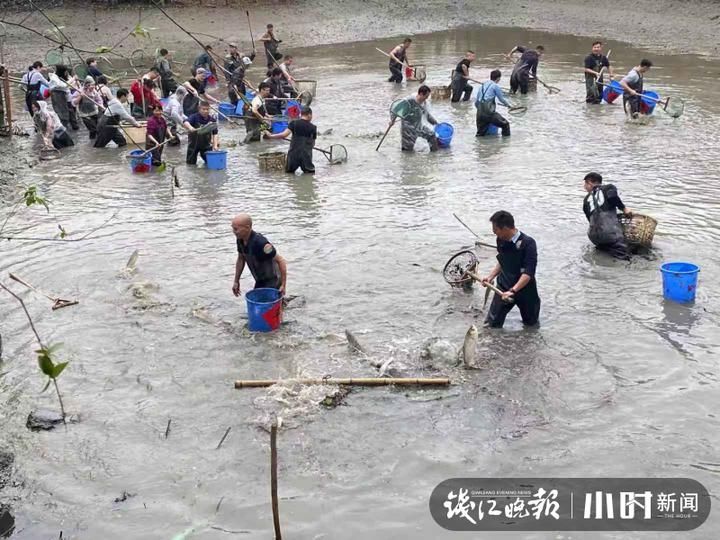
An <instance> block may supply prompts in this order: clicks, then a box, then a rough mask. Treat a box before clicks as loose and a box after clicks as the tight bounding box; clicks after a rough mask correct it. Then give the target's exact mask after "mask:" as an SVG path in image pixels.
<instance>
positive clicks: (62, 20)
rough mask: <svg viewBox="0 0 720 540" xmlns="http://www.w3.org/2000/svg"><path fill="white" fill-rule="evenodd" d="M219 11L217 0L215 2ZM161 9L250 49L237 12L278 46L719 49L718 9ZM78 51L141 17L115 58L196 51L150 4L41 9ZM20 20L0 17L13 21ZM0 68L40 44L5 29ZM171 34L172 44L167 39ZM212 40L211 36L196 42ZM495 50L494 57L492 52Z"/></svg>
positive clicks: (522, 3)
mask: <svg viewBox="0 0 720 540" xmlns="http://www.w3.org/2000/svg"><path fill="white" fill-rule="evenodd" d="M215 3H216V4H220V3H221V2H220V1H217V2H215ZM167 9H168V12H169V13H170V14H171V15H172V16H173V17H176V18H177V20H178V21H179V22H180V23H181V24H183V25H186V27H187V28H189V29H191V30H192V31H194V32H200V33H205V34H208V35H210V36H216V37H219V38H223V39H224V40H226V41H236V42H240V43H242V46H243V47H246V48H247V47H249V45H250V40H249V34H248V26H247V19H246V17H245V9H249V10H250V12H251V15H252V22H253V31H254V34H255V37H256V39H257V37H259V36H260V35H261V33H262V31H263V30H264V26H265V24H266V23H268V22H271V21H272V22H273V23H274V24H275V26H276V34H277V35H278V36H279V37H280V38H281V39H283V41H284V43H283V46H282V49H284V50H291V49H292V48H294V47H305V46H311V45H320V44H332V43H341V42H351V41H361V40H371V39H378V38H383V37H389V36H394V35H398V36H399V35H415V34H422V33H427V32H434V31H439V30H447V29H449V28H454V27H459V26H463V25H471V24H472V25H477V24H481V25H486V26H500V27H521V28H527V29H533V30H546V31H550V32H557V33H565V34H574V35H583V36H590V37H599V38H605V39H614V40H619V41H626V42H628V43H631V44H632V45H635V46H638V47H642V48H646V49H648V50H650V51H655V52H664V53H693V54H699V55H704V56H714V55H716V54H717V53H718V51H719V50H720V43H719V42H718V39H717V34H718V32H720V4H719V3H718V2H710V1H702V0H697V1H690V2H678V1H673V0H633V1H630V2H628V1H619V0H612V1H608V2H602V3H598V2H589V1H582V0H572V1H561V2H555V1H552V0H540V1H537V0H533V1H532V2H530V1H527V0H507V1H504V2H494V1H489V0H477V1H463V0H452V1H449V2H440V1H438V0H431V1H429V2H424V3H423V4H422V6H421V7H419V8H418V5H417V4H416V3H414V2H409V1H406V0H403V1H400V2H381V1H378V0H366V1H352V0H315V1H312V2H310V1H301V2H283V3H277V2H273V3H270V2H261V3H258V2H239V3H237V4H234V5H233V6H230V7H208V6H204V7H201V8H199V7H197V6H186V7H170V8H167ZM48 14H49V15H50V16H51V17H52V18H53V20H55V21H56V22H57V23H58V24H59V25H62V26H64V32H65V33H66V34H67V35H68V36H69V37H70V39H71V40H72V41H73V42H74V44H75V45H76V46H77V47H81V48H85V49H88V50H94V49H95V47H97V46H100V45H105V46H111V45H114V44H115V43H116V42H117V41H119V40H120V39H122V37H123V36H124V35H126V34H127V33H128V32H129V31H130V30H131V29H132V28H133V27H134V25H135V24H136V23H137V22H138V19H139V17H140V16H141V17H142V19H141V20H142V24H143V26H145V27H149V28H153V30H152V32H151V40H150V42H148V41H145V42H142V41H139V40H138V41H136V40H135V39H134V38H131V39H129V40H126V41H125V42H124V43H123V44H122V45H121V46H120V47H119V49H118V50H119V51H121V52H122V51H124V52H127V53H129V52H130V51H132V50H133V49H135V48H137V47H138V46H143V47H145V48H146V49H148V50H153V49H154V48H155V47H160V46H166V47H169V48H171V49H175V50H178V51H188V50H192V49H194V48H195V47H197V44H196V43H194V42H192V40H190V38H189V37H188V36H186V35H185V34H183V33H182V32H180V31H179V30H178V29H177V28H176V27H175V26H173V24H172V23H171V22H170V21H168V20H167V18H165V17H164V16H163V15H162V13H160V12H159V11H158V10H156V9H154V8H153V7H151V6H146V7H143V8H142V9H138V8H137V7H133V8H127V7H120V8H114V9H107V8H101V7H92V8H90V9H86V8H85V7H65V8H62V9H53V10H48ZM23 17H24V14H22V13H7V14H4V15H3V18H6V20H8V21H14V22H18V21H20V20H21V19H22V18H23ZM24 24H26V25H27V26H29V27H31V28H34V29H36V30H39V31H40V32H42V31H44V30H46V28H47V27H49V24H48V23H47V21H45V20H44V19H42V17H41V15H39V14H34V15H32V16H31V17H29V18H28V20H27V21H25V23H24ZM6 32H7V36H8V37H7V40H6V44H5V56H6V62H7V63H8V64H9V65H10V66H12V67H14V68H18V69H19V68H22V67H23V66H24V65H26V64H27V63H28V62H29V61H31V60H34V59H36V58H38V57H44V53H45V51H47V50H48V48H49V47H50V46H51V44H49V42H48V41H46V40H44V39H43V38H41V37H40V36H38V35H35V34H32V33H29V32H27V31H25V30H22V29H19V28H16V27H15V28H13V27H9V26H8V27H7V29H6ZM169 37H172V39H171V41H169V40H168V38H169ZM200 38H201V39H203V40H208V41H209V42H213V41H216V40H213V39H212V38H210V37H203V36H200ZM498 52H500V51H498Z"/></svg>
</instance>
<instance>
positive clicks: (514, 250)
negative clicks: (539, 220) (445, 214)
mask: <svg viewBox="0 0 720 540" xmlns="http://www.w3.org/2000/svg"><path fill="white" fill-rule="evenodd" d="M490 222H491V223H492V229H493V233H495V236H497V241H496V243H497V250H498V255H497V260H498V262H497V264H496V265H495V268H493V269H492V271H491V272H490V274H488V276H487V277H485V278H483V280H482V283H483V284H487V283H492V281H493V280H494V279H495V278H496V277H497V278H498V287H499V289H500V290H501V291H503V292H502V294H497V293H495V296H493V300H492V304H491V305H490V310H489V311H488V314H487V317H486V318H485V325H486V326H489V327H491V328H502V326H503V324H505V317H507V314H508V313H510V310H511V309H512V308H513V306H514V305H517V306H518V308H519V309H520V316H521V317H522V321H523V324H524V325H525V326H535V325H537V324H538V320H539V318H540V297H539V296H538V292H537V284H536V282H535V268H536V267H537V244H536V243H535V240H534V239H533V238H531V237H529V236H528V235H526V234H524V233H522V232H520V231H519V230H517V228H516V227H515V219H514V218H513V216H512V214H510V212H506V211H505V210H500V211H498V212H495V213H494V214H493V215H492V216H491V217H490Z"/></svg>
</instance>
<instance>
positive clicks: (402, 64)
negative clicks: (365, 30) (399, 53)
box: [375, 47, 412, 68]
mask: <svg viewBox="0 0 720 540" xmlns="http://www.w3.org/2000/svg"><path fill="white" fill-rule="evenodd" d="M375 50H376V51H377V52H379V53H382V54H384V55H385V56H387V57H388V58H390V59H391V60H394V59H393V57H392V56H391V55H389V54H388V53H386V52H385V51H383V50H382V49H378V48H377V47H375ZM400 65H401V66H405V67H409V68H411V67H412V66H411V65H410V64H406V63H405V62H400Z"/></svg>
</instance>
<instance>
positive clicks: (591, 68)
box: [585, 41, 613, 105]
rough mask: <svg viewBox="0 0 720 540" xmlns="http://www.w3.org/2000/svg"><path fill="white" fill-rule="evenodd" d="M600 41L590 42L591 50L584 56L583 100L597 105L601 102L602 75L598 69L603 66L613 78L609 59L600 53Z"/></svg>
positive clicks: (601, 45)
mask: <svg viewBox="0 0 720 540" xmlns="http://www.w3.org/2000/svg"><path fill="white" fill-rule="evenodd" d="M602 47H603V44H602V41H596V42H595V43H593V44H592V52H591V53H590V54H588V55H587V56H586V57H585V102H586V103H593V104H595V105H597V104H598V103H601V102H602V93H603V75H602V74H601V73H600V71H601V70H602V69H603V68H605V69H607V70H608V71H609V72H610V80H612V78H613V69H612V67H611V66H610V60H608V57H607V56H605V55H604V54H603V53H602V50H603V49H602Z"/></svg>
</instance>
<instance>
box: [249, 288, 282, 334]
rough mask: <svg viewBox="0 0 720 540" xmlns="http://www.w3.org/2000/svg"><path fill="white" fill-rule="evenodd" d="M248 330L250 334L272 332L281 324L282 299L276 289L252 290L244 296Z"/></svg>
mask: <svg viewBox="0 0 720 540" xmlns="http://www.w3.org/2000/svg"><path fill="white" fill-rule="evenodd" d="M245 302H246V303H247V313H248V329H249V330H250V331H251V332H272V331H273V330H277V329H278V328H280V323H281V322H282V297H281V296H280V291H279V290H277V289H253V290H252V291H249V292H248V293H247V294H246V295H245Z"/></svg>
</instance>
